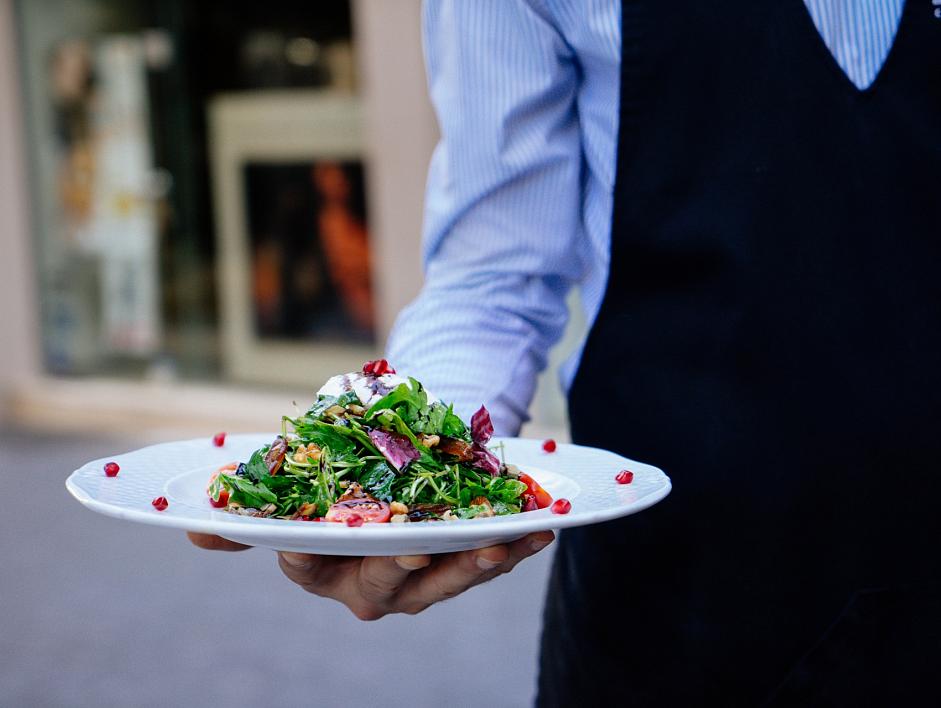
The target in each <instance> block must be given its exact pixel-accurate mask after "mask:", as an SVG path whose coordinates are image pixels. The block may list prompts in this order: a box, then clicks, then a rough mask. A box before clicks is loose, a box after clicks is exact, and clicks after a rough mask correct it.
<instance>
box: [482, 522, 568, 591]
mask: <svg viewBox="0 0 941 708" xmlns="http://www.w3.org/2000/svg"><path fill="white" fill-rule="evenodd" d="M554 540H555V534H554V533H552V531H539V532H537V533H532V534H529V535H528V536H524V537H523V538H519V539H517V540H515V541H513V542H512V543H510V544H509V547H508V548H509V556H508V557H507V559H506V561H504V562H503V563H501V564H500V565H499V566H498V567H496V568H495V569H493V570H491V571H488V572H486V573H484V574H483V575H482V576H480V577H479V578H478V579H477V582H475V583H474V585H480V584H482V583H486V582H487V581H489V580H493V579H494V578H496V577H498V576H500V575H504V574H505V573H509V572H510V571H511V570H513V569H514V568H515V567H516V566H517V564H519V563H520V561H523V560H525V559H527V558H529V557H530V556H532V555H535V554H536V553H538V552H539V551H541V550H542V549H543V548H545V547H546V546H548V545H549V544H551V543H552V542H553V541H554Z"/></svg>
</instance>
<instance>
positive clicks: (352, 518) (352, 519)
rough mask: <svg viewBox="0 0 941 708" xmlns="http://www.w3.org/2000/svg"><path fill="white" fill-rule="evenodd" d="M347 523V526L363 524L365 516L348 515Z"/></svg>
mask: <svg viewBox="0 0 941 708" xmlns="http://www.w3.org/2000/svg"><path fill="white" fill-rule="evenodd" d="M346 525H347V526H362V525H363V517H362V516H360V515H359V514H350V515H349V516H347V517H346Z"/></svg>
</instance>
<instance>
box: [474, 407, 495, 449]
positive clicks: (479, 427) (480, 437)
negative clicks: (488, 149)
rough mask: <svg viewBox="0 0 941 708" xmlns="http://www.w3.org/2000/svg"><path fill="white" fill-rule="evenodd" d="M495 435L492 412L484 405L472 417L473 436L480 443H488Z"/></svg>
mask: <svg viewBox="0 0 941 708" xmlns="http://www.w3.org/2000/svg"><path fill="white" fill-rule="evenodd" d="M492 436H493V421H491V420H490V413H489V412H487V409H486V408H484V407H483V406H481V407H480V409H479V410H478V411H477V412H476V413H474V417H473V418H471V438H473V440H474V442H475V443H477V444H478V445H486V444H487V441H489V440H490V438H491V437H492Z"/></svg>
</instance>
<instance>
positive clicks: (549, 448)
mask: <svg viewBox="0 0 941 708" xmlns="http://www.w3.org/2000/svg"><path fill="white" fill-rule="evenodd" d="M555 448H556V444H555V440H553V439H552V438H549V439H548V440H546V441H545V442H544V443H543V444H542V449H543V450H544V451H546V452H555Z"/></svg>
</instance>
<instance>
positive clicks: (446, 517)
mask: <svg viewBox="0 0 941 708" xmlns="http://www.w3.org/2000/svg"><path fill="white" fill-rule="evenodd" d="M459 518H461V517H459V516H455V515H454V512H453V511H451V510H450V509H448V510H447V511H446V512H444V513H443V514H442V515H441V520H442V521H457V520H458V519H459Z"/></svg>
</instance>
